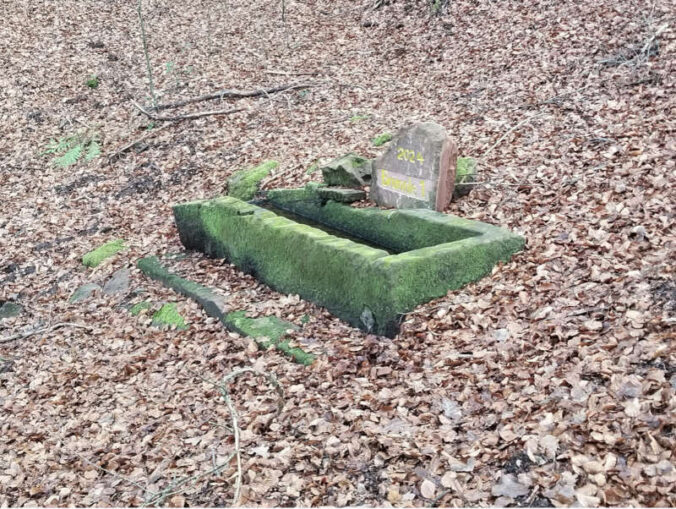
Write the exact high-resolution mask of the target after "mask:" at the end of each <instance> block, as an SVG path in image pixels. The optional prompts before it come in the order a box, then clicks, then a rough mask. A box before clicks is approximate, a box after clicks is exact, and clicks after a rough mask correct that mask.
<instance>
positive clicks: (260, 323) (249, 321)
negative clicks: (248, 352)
mask: <svg viewBox="0 0 676 509" xmlns="http://www.w3.org/2000/svg"><path fill="white" fill-rule="evenodd" d="M223 323H224V324H225V325H226V327H228V329H230V330H233V331H235V332H237V333H239V334H243V335H245V336H249V337H252V338H253V339H254V341H256V344H257V345H258V346H259V347H260V348H262V349H264V350H266V349H268V348H270V347H271V346H273V347H275V348H277V349H278V350H280V351H281V352H282V353H283V354H285V355H287V356H289V357H291V358H292V359H293V360H295V361H296V362H298V363H299V364H303V365H305V366H309V365H310V364H312V362H313V361H314V360H315V356H314V355H312V354H309V353H307V352H305V351H303V350H302V349H300V348H295V347H292V346H290V345H289V341H288V340H287V341H283V338H284V336H285V335H286V333H287V332H288V331H289V330H297V329H298V327H296V326H295V325H294V324H292V323H291V322H287V321H286V320H282V319H281V318H277V317H276V316H263V317H260V318H247V316H246V314H245V312H244V311H234V312H232V313H228V314H227V315H226V317H225V319H224V321H223Z"/></svg>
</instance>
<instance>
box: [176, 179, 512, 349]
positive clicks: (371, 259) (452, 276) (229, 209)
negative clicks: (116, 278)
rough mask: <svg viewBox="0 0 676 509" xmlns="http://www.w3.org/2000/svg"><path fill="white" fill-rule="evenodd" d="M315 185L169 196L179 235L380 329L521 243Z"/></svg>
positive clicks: (387, 329) (465, 223)
mask: <svg viewBox="0 0 676 509" xmlns="http://www.w3.org/2000/svg"><path fill="white" fill-rule="evenodd" d="M317 189H318V187H317V185H312V184H310V185H308V186H306V187H305V188H302V189H291V190H274V191H270V192H268V194H267V197H266V199H265V200H264V201H261V202H259V203H257V204H254V203H248V202H244V201H241V200H238V199H236V198H233V197H220V198H215V199H212V200H202V201H194V202H189V203H183V204H179V205H175V206H174V217H175V219H176V224H177V226H178V230H179V234H180V237H181V242H183V244H184V245H185V246H186V247H187V248H189V249H196V250H200V251H203V252H204V253H206V254H208V255H209V256H214V257H219V258H226V259H228V260H229V261H230V262H231V263H233V264H235V265H236V266H238V267H239V268H240V269H242V270H243V271H245V272H248V273H251V274H253V275H254V276H255V277H257V278H258V279H260V280H261V281H263V282H265V283H266V284H268V285H270V286H271V287H272V288H274V289H276V290H279V291H281V292H285V293H296V294H298V295H300V296H301V297H303V298H305V299H308V300H311V301H313V302H316V303H317V304H320V305H322V306H324V307H326V308H327V309H328V310H329V311H331V312H332V313H333V314H335V315H336V316H338V317H340V318H342V319H343V320H345V321H347V322H349V323H350V324H352V325H354V326H356V327H359V328H361V329H363V330H366V331H369V332H374V333H376V334H382V335H386V336H394V335H396V334H397V332H398V331H399V324H400V322H401V319H402V317H403V315H404V314H405V313H407V312H409V311H412V310H413V309H414V308H415V307H416V306H418V305H420V304H422V303H424V302H427V301H429V300H431V299H433V298H436V297H440V296H443V295H445V294H446V292H448V290H453V289H457V288H460V287H461V286H463V285H465V284H467V283H469V282H471V281H475V280H477V279H480V278H481V277H482V276H484V275H486V274H487V273H489V272H490V271H491V269H492V267H493V266H494V265H495V264H496V263H498V262H499V261H507V260H508V259H509V258H510V257H511V255H512V254H514V253H515V252H517V251H519V250H521V249H522V248H523V245H524V240H523V238H522V237H520V236H518V235H515V234H513V233H511V232H509V231H508V230H505V229H503V228H499V227H496V226H492V225H489V224H486V223H481V222H478V221H470V220H467V219H461V218H459V217H454V216H450V215H447V214H441V213H438V212H434V211H431V210H421V209H412V210H381V209H378V208H353V207H350V206H348V205H344V204H341V203H336V202H334V201H330V200H329V201H327V200H326V199H324V198H322V197H321V196H320V195H319V193H318V192H317Z"/></svg>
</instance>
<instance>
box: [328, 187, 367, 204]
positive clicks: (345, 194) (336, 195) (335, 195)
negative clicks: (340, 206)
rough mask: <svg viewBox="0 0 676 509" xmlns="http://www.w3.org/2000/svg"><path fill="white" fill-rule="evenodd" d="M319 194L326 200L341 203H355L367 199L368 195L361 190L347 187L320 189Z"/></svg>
mask: <svg viewBox="0 0 676 509" xmlns="http://www.w3.org/2000/svg"><path fill="white" fill-rule="evenodd" d="M317 193H318V194H319V196H320V197H321V198H323V199H324V200H333V201H337V202H339V203H354V202H356V201H361V200H365V199H366V193H365V192H364V191H362V190H361V189H349V188H347V187H320V188H319V189H317Z"/></svg>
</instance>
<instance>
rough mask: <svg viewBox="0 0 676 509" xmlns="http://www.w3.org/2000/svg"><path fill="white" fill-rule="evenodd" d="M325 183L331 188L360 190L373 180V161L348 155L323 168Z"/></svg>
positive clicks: (355, 155)
mask: <svg viewBox="0 0 676 509" xmlns="http://www.w3.org/2000/svg"><path fill="white" fill-rule="evenodd" d="M321 170H322V175H323V176H324V182H325V183H326V184H327V185H329V186H336V187H351V188H360V187H364V186H365V185H368V183H369V182H370V180H371V161H370V160H369V159H365V158H363V157H359V156H358V155H357V154H347V155H344V156H342V157H339V158H337V159H334V160H333V161H331V162H330V163H328V164H327V165H326V166H322V168H321Z"/></svg>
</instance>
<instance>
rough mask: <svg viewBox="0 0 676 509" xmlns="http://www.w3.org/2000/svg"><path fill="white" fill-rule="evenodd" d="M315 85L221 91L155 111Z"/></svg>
mask: <svg viewBox="0 0 676 509" xmlns="http://www.w3.org/2000/svg"><path fill="white" fill-rule="evenodd" d="M314 86H315V85H313V84H311V83H295V84H292V85H280V86H278V87H272V88H261V89H258V90H228V89H226V90H219V91H218V92H213V93H211V94H205V95H201V96H199V97H193V98H191V99H184V100H182V101H176V102H174V103H167V104H158V105H157V106H155V108H154V109H156V110H158V111H159V110H167V109H170V108H180V107H181V106H186V105H188V104H194V103H198V102H203V101H213V100H216V99H244V98H247V97H258V96H261V95H270V94H276V93H278V92H286V91H289V90H298V89H301V88H310V87H314Z"/></svg>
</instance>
